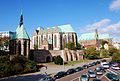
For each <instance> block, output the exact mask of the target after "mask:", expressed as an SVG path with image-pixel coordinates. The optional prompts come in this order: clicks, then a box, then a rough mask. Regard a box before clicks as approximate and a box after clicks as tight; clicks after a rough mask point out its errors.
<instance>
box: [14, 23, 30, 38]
mask: <svg viewBox="0 0 120 81" xmlns="http://www.w3.org/2000/svg"><path fill="white" fill-rule="evenodd" d="M16 39H29V36H28V34H27V32H26V30H25V28H24V26H23V24H22V25H21V27H19V26H18V28H17V29H16Z"/></svg>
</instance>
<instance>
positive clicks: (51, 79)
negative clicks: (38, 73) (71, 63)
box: [39, 75, 54, 81]
mask: <svg viewBox="0 0 120 81" xmlns="http://www.w3.org/2000/svg"><path fill="white" fill-rule="evenodd" d="M39 81H54V79H53V78H52V77H51V76H48V75H47V76H45V77H43V78H41V79H40V80H39Z"/></svg>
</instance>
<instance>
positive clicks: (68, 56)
mask: <svg viewBox="0 0 120 81" xmlns="http://www.w3.org/2000/svg"><path fill="white" fill-rule="evenodd" d="M83 54H84V52H83V50H31V55H32V56H33V57H34V58H33V60H34V61H36V62H49V61H52V58H53V57H54V56H61V57H62V58H63V60H64V61H65V62H67V61H76V60H82V59H83Z"/></svg>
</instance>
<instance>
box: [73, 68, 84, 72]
mask: <svg viewBox="0 0 120 81" xmlns="http://www.w3.org/2000/svg"><path fill="white" fill-rule="evenodd" d="M75 70H76V71H77V72H78V71H81V70H83V68H82V67H77V68H75Z"/></svg>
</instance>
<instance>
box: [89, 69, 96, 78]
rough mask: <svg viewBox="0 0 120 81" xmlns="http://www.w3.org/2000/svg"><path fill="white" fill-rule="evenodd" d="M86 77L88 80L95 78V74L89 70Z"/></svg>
mask: <svg viewBox="0 0 120 81" xmlns="http://www.w3.org/2000/svg"><path fill="white" fill-rule="evenodd" d="M88 76H89V77H90V78H95V77H96V74H95V73H94V71H92V70H89V71H88Z"/></svg>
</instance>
